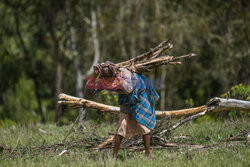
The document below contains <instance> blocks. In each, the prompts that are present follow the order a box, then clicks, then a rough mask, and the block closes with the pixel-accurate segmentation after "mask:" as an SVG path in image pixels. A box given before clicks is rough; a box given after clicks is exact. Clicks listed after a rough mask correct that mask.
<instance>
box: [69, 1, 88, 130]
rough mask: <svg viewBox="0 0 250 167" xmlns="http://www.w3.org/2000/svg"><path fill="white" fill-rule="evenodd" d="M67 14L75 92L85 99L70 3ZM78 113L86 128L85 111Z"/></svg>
mask: <svg viewBox="0 0 250 167" xmlns="http://www.w3.org/2000/svg"><path fill="white" fill-rule="evenodd" d="M65 13H66V18H67V25H68V27H69V32H70V50H71V52H72V54H73V64H74V69H75V73H76V85H75V91H76V95H77V96H78V97H81V98H83V75H82V71H81V68H80V63H79V54H78V51H77V46H76V39H75V29H74V26H73V25H72V21H71V17H70V4H69V1H66V11H65ZM78 113H79V125H80V126H81V127H84V118H85V110H83V109H79V111H78Z"/></svg>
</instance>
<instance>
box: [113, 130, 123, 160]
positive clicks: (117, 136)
mask: <svg viewBox="0 0 250 167" xmlns="http://www.w3.org/2000/svg"><path fill="white" fill-rule="evenodd" d="M122 138H123V137H122V136H121V135H118V134H116V136H115V146H114V154H113V156H114V158H115V159H117V154H118V151H119V148H120V144H121V141H122Z"/></svg>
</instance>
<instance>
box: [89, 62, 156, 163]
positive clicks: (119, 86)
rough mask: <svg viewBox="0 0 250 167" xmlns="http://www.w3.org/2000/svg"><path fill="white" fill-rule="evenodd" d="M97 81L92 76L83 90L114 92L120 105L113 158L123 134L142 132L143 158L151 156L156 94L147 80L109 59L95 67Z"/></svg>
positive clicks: (140, 133)
mask: <svg viewBox="0 0 250 167" xmlns="http://www.w3.org/2000/svg"><path fill="white" fill-rule="evenodd" d="M94 72H95V74H96V76H97V79H96V78H95V79H94V80H96V81H97V80H98V82H94V80H93V78H92V79H89V80H88V81H87V84H86V89H85V90H86V93H87V94H94V93H97V92H99V91H100V90H103V89H106V90H108V91H115V92H117V93H118V94H119V95H118V104H119V105H120V118H119V122H118V128H117V131H116V137H115V146H114V158H115V159H117V153H118V151H119V148H120V143H121V141H122V138H123V137H133V136H135V135H142V136H143V141H144V146H145V153H146V157H148V158H149V157H150V132H151V130H153V128H154V127H155V123H156V119H155V109H154V105H155V101H157V100H158V99H159V95H158V94H157V92H156V91H155V89H154V87H153V86H152V85H151V83H150V82H149V80H148V79H147V78H145V77H144V76H143V75H140V74H137V73H132V72H131V71H129V70H127V69H126V68H117V67H116V66H115V65H114V64H113V63H111V62H105V63H101V64H98V65H96V66H94Z"/></svg>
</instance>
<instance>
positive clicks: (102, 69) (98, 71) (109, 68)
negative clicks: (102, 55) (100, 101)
mask: <svg viewBox="0 0 250 167" xmlns="http://www.w3.org/2000/svg"><path fill="white" fill-rule="evenodd" d="M116 70H117V67H116V65H115V64H114V63H112V62H111V61H105V62H104V63H100V64H97V65H95V66H94V73H95V75H97V76H100V75H101V76H104V77H112V76H113V75H114V74H115V72H116Z"/></svg>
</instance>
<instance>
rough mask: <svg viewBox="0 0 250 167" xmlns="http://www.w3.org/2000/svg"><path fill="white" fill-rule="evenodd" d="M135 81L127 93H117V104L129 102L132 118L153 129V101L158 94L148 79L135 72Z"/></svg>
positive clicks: (154, 121)
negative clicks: (131, 89) (132, 88)
mask: <svg viewBox="0 0 250 167" xmlns="http://www.w3.org/2000/svg"><path fill="white" fill-rule="evenodd" d="M136 78H137V80H138V81H137V83H136V85H135V88H134V90H133V92H132V93H130V94H129V95H126V94H119V95H118V104H119V105H121V104H122V103H129V107H130V112H131V114H132V116H133V118H134V119H135V120H136V121H137V122H139V123H140V124H142V125H144V126H146V127H147V128H149V129H151V130H153V129H154V127H155V123H156V119H155V109H154V105H155V102H156V101H157V100H158V99H159V95H158V94H157V92H156V91H155V89H154V87H153V86H152V85H151V83H150V81H149V80H148V79H147V78H145V77H144V76H143V75H139V74H137V73H136Z"/></svg>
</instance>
